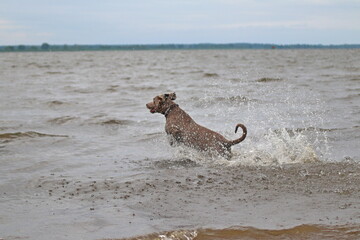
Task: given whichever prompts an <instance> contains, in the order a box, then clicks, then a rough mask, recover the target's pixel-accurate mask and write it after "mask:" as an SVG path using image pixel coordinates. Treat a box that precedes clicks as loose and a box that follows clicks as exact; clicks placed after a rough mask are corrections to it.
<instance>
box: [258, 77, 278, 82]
mask: <svg viewBox="0 0 360 240" xmlns="http://www.w3.org/2000/svg"><path fill="white" fill-rule="evenodd" d="M283 80H284V79H282V78H268V77H264V78H260V79H258V80H256V82H260V83H268V82H280V81H283Z"/></svg>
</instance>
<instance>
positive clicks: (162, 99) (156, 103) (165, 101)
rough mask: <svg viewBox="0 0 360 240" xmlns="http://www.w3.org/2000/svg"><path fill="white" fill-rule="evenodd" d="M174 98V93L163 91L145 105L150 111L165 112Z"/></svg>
mask: <svg viewBox="0 0 360 240" xmlns="http://www.w3.org/2000/svg"><path fill="white" fill-rule="evenodd" d="M175 99H176V94H175V93H174V92H173V93H165V94H161V95H159V96H156V97H154V99H153V101H152V102H149V103H148V104H146V107H147V108H148V109H149V110H150V112H151V113H165V112H166V110H167V109H168V108H169V107H170V106H171V105H172V104H174V102H173V100H175Z"/></svg>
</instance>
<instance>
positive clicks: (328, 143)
mask: <svg viewBox="0 0 360 240" xmlns="http://www.w3.org/2000/svg"><path fill="white" fill-rule="evenodd" d="M0 59H1V62H2V64H1V65H0V80H1V81H0V100H1V104H0V163H1V166H2V167H1V169H0V184H1V185H0V204H1V205H0V238H4V239H14V238H16V239H25V238H30V239H48V238H49V237H56V239H79V238H88V239H104V238H122V237H133V236H138V235H144V236H145V235H146V234H149V233H160V232H163V231H174V230H177V229H190V230H189V231H195V229H227V228H229V227H234V226H235V227H237V228H242V227H246V228H247V227H254V228H256V229H277V230H281V229H290V228H293V227H296V226H302V225H304V224H305V225H309V226H311V227H314V228H316V226H319V225H321V226H325V227H324V228H326V229H328V228H330V229H331V228H332V226H334V228H333V229H334V231H335V230H336V229H338V227H337V226H342V227H345V228H347V227H349V228H350V227H352V226H359V225H358V224H359V223H360V210H359V208H360V201H359V200H358V199H360V198H359V197H360V196H359V195H360V190H359V186H360V175H359V174H360V171H359V169H360V167H359V162H360V146H359V140H360V51H359V50H281V51H280V50H228V51H224V50H211V51H202V50H198V51H124V52H122V51H118V52H117V51H114V52H111V51H110V52H63V53H61V52H56V53H51V52H49V53H2V54H0ZM168 91H176V93H177V96H178V99H177V100H176V102H177V103H178V104H179V105H180V107H181V108H182V109H184V110H185V111H186V112H188V113H189V114H190V116H192V117H193V119H194V120H195V121H197V122H198V123H200V124H201V125H204V126H206V127H208V128H211V129H213V130H215V131H217V132H219V133H221V134H223V135H224V136H226V137H227V138H229V139H235V138H237V137H239V134H238V135H236V134H234V132H233V131H234V128H235V125H236V124H237V123H243V124H245V125H246V126H247V128H248V137H247V138H246V140H245V141H244V142H242V143H241V144H239V145H236V146H234V147H233V154H234V156H233V158H232V159H231V160H230V161H227V160H224V159H221V158H209V157H207V156H204V155H202V154H199V153H197V152H194V151H192V150H190V149H186V148H181V147H178V148H172V147H170V146H169V144H168V143H167V138H166V136H165V133H164V123H165V119H164V117H163V116H161V115H159V114H154V115H152V114H150V113H149V111H148V110H147V109H146V108H145V104H146V103H147V102H149V101H151V100H152V98H153V97H154V96H156V95H158V94H161V93H164V92H168ZM209 231H210V230H209ZM211 231H212V230H211ZM220 231H222V230H220ZM224 231H225V230H224ZM334 234H335V233H334ZM356 234H358V232H356ZM295 235H296V233H295ZM334 236H336V235H334ZM205 239H206V238H205ZM225 239H233V238H225ZM254 239H256V238H254ZM258 239H261V238H258ZM320 239H321V238H320ZM335 239H336V238H335ZM349 239H351V238H349Z"/></svg>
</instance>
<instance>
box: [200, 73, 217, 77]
mask: <svg viewBox="0 0 360 240" xmlns="http://www.w3.org/2000/svg"><path fill="white" fill-rule="evenodd" d="M203 77H205V78H216V77H220V76H219V74H217V73H204V74H203Z"/></svg>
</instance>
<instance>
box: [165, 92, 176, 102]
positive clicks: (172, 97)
mask: <svg viewBox="0 0 360 240" xmlns="http://www.w3.org/2000/svg"><path fill="white" fill-rule="evenodd" d="M164 97H165V99H168V98H169V99H170V100H175V99H176V93H175V92H173V93H166V94H164Z"/></svg>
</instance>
